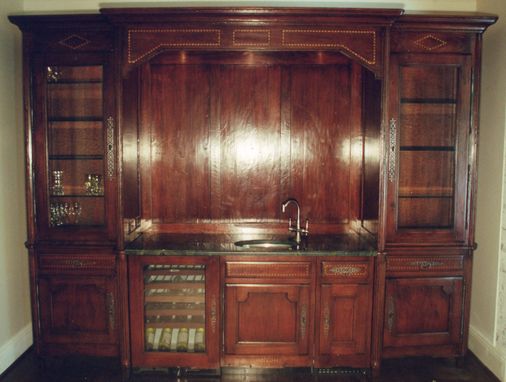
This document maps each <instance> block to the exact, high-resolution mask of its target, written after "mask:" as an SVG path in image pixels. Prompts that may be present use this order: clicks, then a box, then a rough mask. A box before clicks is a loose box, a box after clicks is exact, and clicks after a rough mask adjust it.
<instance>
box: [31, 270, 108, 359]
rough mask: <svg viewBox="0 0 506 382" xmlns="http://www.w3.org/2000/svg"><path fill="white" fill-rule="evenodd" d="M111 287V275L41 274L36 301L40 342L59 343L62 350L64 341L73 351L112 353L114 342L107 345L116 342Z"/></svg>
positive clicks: (92, 353) (99, 353)
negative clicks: (37, 303) (39, 325)
mask: <svg viewBox="0 0 506 382" xmlns="http://www.w3.org/2000/svg"><path fill="white" fill-rule="evenodd" d="M115 289H116V288H115V281H114V279H113V278H112V277H111V278H110V277H105V276H89V275H88V276H75V275H68V276H55V275H50V276H41V278H40V279H39V304H40V319H41V334H42V340H43V342H44V344H60V345H62V347H60V350H61V351H63V352H65V351H67V350H65V349H67V347H65V346H64V345H69V346H71V347H72V351H73V352H75V353H86V354H91V355H112V353H115V352H116V350H115V349H116V346H112V347H111V346H110V345H112V344H116V343H117V331H116V292H115ZM100 345H103V346H100ZM47 350H49V349H47ZM53 350H54V349H53ZM56 350H57V349H56ZM50 352H53V353H54V351H50ZM56 352H58V351H56Z"/></svg>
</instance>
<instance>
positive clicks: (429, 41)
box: [415, 34, 448, 51]
mask: <svg viewBox="0 0 506 382" xmlns="http://www.w3.org/2000/svg"><path fill="white" fill-rule="evenodd" d="M415 44H416V45H418V46H420V47H422V48H423V49H425V50H429V51H430V50H436V49H439V48H442V47H443V46H445V45H447V44H448V43H447V42H446V41H444V40H441V39H440V38H438V37H436V36H434V35H432V34H429V35H426V36H423V37H422V38H419V39H418V40H416V41H415Z"/></svg>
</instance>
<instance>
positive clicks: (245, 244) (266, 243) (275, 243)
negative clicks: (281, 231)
mask: <svg viewBox="0 0 506 382" xmlns="http://www.w3.org/2000/svg"><path fill="white" fill-rule="evenodd" d="M234 244H235V245H237V246H238V247H242V248H267V249H269V248H272V249H295V248H296V243H295V242H294V241H293V240H288V239H287V240H269V239H256V240H241V241H236V242H235V243H234Z"/></svg>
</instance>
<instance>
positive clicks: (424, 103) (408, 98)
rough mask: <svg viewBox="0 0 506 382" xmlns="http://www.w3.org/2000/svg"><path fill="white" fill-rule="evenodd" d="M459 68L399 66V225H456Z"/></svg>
mask: <svg viewBox="0 0 506 382" xmlns="http://www.w3.org/2000/svg"><path fill="white" fill-rule="evenodd" d="M457 79H458V68H456V67H454V66H450V65H404V66H401V67H400V71H399V83H400V84H401V85H400V105H399V113H400V115H399V127H400V134H399V140H400V147H399V180H398V182H399V183H398V198H399V200H398V203H397V205H398V215H397V224H398V228H410V229H412V228H442V229H450V228H452V227H453V225H454V221H453V220H454V219H453V216H454V211H453V208H454V194H455V152H456V121H457V91H458V89H457Z"/></svg>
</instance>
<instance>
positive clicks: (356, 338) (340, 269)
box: [316, 258, 373, 367]
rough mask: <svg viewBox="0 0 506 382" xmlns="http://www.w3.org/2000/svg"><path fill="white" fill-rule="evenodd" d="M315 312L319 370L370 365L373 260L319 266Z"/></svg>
mask: <svg viewBox="0 0 506 382" xmlns="http://www.w3.org/2000/svg"><path fill="white" fill-rule="evenodd" d="M319 264H320V267H319V268H320V272H321V276H320V278H319V283H320V286H319V296H320V301H319V309H318V310H317V320H318V325H317V328H318V329H317V333H318V339H317V342H316V343H317V344H318V345H317V348H318V350H317V362H316V365H317V366H319V367H329V366H330V367H332V366H334V365H338V364H341V365H346V366H355V367H367V365H369V364H370V349H371V323H372V294H373V286H372V281H373V259H372V258H371V259H365V260H364V259H363V258H344V259H339V260H332V261H326V260H323V261H321V262H320V263H319Z"/></svg>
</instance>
